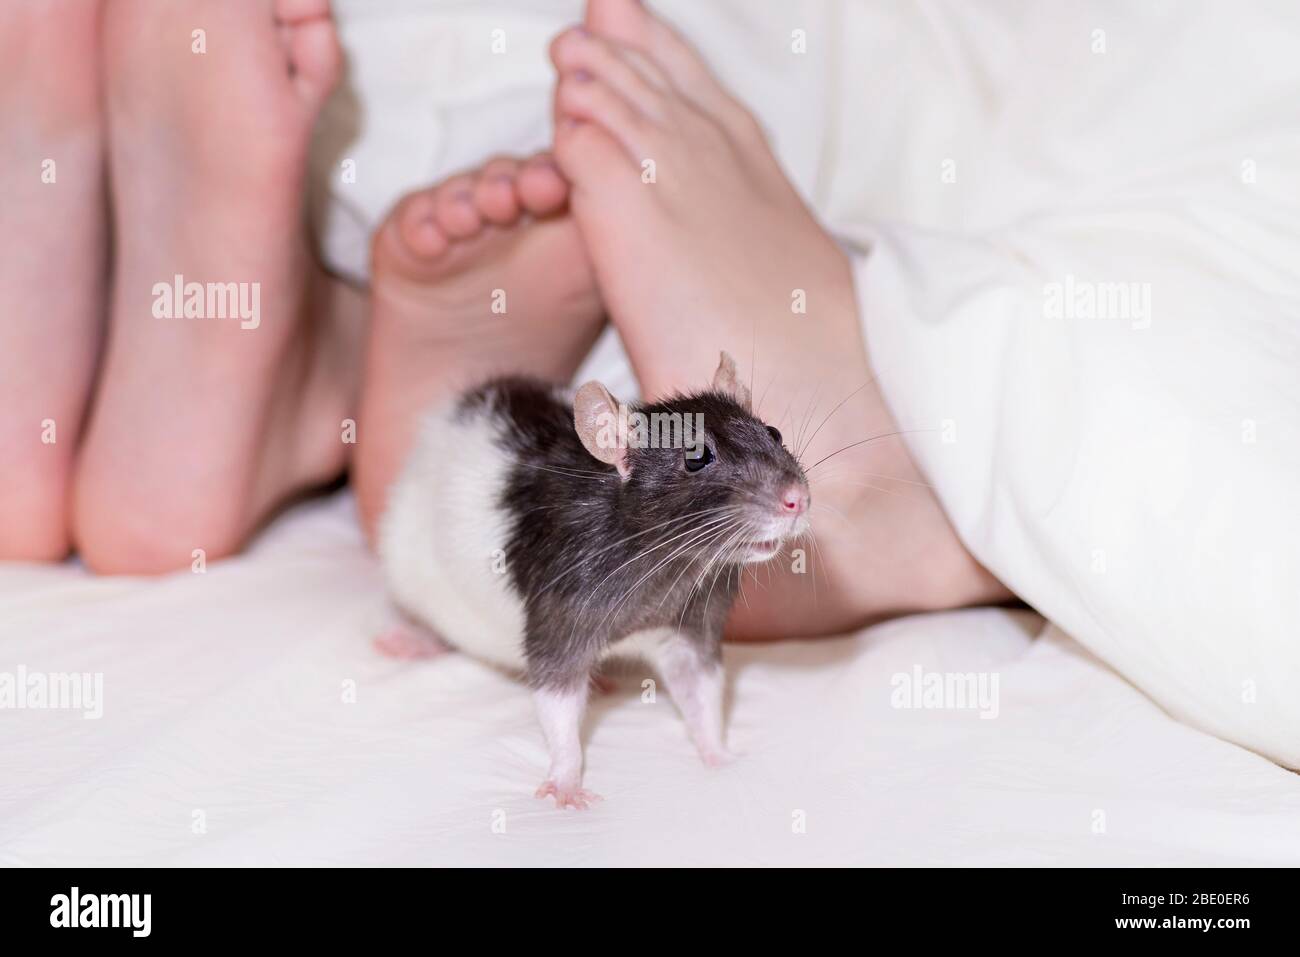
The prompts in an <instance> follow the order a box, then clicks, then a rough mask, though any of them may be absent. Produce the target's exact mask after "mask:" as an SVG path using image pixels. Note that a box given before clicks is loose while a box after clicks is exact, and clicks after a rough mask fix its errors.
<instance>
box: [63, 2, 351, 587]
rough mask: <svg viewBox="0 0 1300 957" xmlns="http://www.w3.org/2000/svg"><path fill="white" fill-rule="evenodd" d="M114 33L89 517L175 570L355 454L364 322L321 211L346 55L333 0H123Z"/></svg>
mask: <svg viewBox="0 0 1300 957" xmlns="http://www.w3.org/2000/svg"><path fill="white" fill-rule="evenodd" d="M103 49H104V59H105V102H106V116H107V122H108V129H109V164H110V176H111V183H112V190H113V197H114V203H115V216H114V221H115V237H114V244H115V250H116V266H115V276H114V283H113V287H114V288H113V297H112V304H111V318H110V324H109V338H108V346H107V352H106V356H105V364H104V368H103V373H102V380H101V385H100V386H99V390H98V394H97V396H96V400H95V408H94V412H93V416H92V419H91V423H90V426H89V430H88V434H87V437H86V444H85V447H84V449H83V451H82V456H81V460H80V462H79V465H78V474H77V480H76V481H77V488H76V529H75V532H76V536H77V539H78V544H79V546H80V548H81V550H82V553H83V556H84V557H85V559H86V561H87V562H88V564H90V566H91V567H92V568H95V569H96V570H99V571H105V572H140V573H147V572H160V571H167V570H170V569H173V568H178V567H184V566H185V565H188V564H189V563H190V562H191V556H192V553H193V551H194V550H197V549H202V550H203V551H204V553H205V554H206V556H207V557H208V558H217V557H221V556H223V555H227V554H230V553H231V552H233V551H235V550H237V549H238V548H239V547H240V546H241V545H242V544H243V543H244V541H245V540H246V538H247V537H248V536H249V535H250V534H251V532H252V531H253V530H254V529H255V528H256V526H257V525H258V524H259V523H260V522H261V520H262V519H263V518H264V517H265V516H266V515H267V514H268V512H269V511H270V510H272V509H273V508H274V507H275V506H277V505H278V504H280V503H281V502H283V501H284V500H285V499H286V498H287V497H289V496H291V495H293V494H294V493H296V492H299V491H301V490H303V489H304V488H306V487H309V486H312V485H315V484H318V483H322V482H325V481H328V480H329V479H331V478H333V477H335V476H336V475H337V474H339V472H340V471H341V470H342V468H343V467H344V465H345V461H346V455H345V444H344V437H343V436H344V426H343V420H344V419H345V418H346V417H347V416H348V415H349V410H350V408H351V403H352V399H351V391H352V387H353V384H354V382H355V375H356V370H355V368H354V367H355V366H356V365H357V364H358V363H357V360H356V359H355V357H354V355H353V354H354V353H355V352H356V349H357V345H358V343H357V341H356V340H357V337H358V336H359V332H360V330H359V328H356V329H352V328H348V324H347V323H345V322H343V321H342V317H341V316H339V315H338V313H337V311H336V307H337V305H338V297H339V296H341V295H342V293H341V291H340V289H339V286H338V285H337V284H335V283H333V282H332V281H330V280H327V279H326V278H325V277H324V274H323V273H322V272H321V271H320V269H319V267H318V266H317V265H316V264H315V262H314V261H313V259H312V256H311V253H310V251H309V248H308V244H307V239H306V232H305V227H304V223H303V187H304V179H305V175H306V164H307V148H308V140H309V137H310V135H311V131H312V127H313V125H314V124H315V122H316V116H317V114H318V112H319V110H320V108H321V105H322V104H323V102H324V100H325V98H326V96H327V95H328V94H329V92H330V91H331V90H332V89H333V87H334V85H335V83H336V82H337V80H338V77H339V73H340V69H341V57H340V52H339V46H338V40H337V38H336V36H335V32H334V24H333V21H332V20H331V19H330V9H329V0H241V2H240V3H219V2H202V3H158V2H155V0H114V2H113V3H112V4H110V5H109V6H108V9H107V10H106V11H105V17H104V32H103ZM178 284H181V286H182V288H181V290H180V292H181V295H179V296H177V295H175V292H174V291H175V290H176V288H177V285H178ZM190 284H195V285H190ZM200 284H201V285H200ZM196 291H197V295H196V294H194V293H195V292H196ZM352 308H359V305H356V304H354V305H353V306H352ZM348 318H351V319H353V320H354V321H355V320H356V319H357V318H358V317H356V316H350V317H348Z"/></svg>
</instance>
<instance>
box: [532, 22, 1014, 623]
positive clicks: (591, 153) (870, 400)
mask: <svg viewBox="0 0 1300 957" xmlns="http://www.w3.org/2000/svg"><path fill="white" fill-rule="evenodd" d="M551 55H552V59H553V60H554V62H555V65H556V67H557V69H558V71H559V83H558V85H557V88H556V115H557V131H556V140H555V155H556V159H557V161H558V163H559V165H560V167H561V169H562V170H563V172H564V173H565V175H566V177H567V178H568V179H569V180H570V182H571V190H572V195H571V200H570V203H571V206H572V208H573V215H574V218H575V219H576V220H577V222H578V224H579V227H580V228H581V230H582V233H583V237H584V239H585V241H586V244H587V247H588V249H589V250H590V253H591V257H592V263H593V266H594V268H595V271H596V275H597V279H598V281H599V285H600V289H601V294H602V296H603V297H604V300H605V303H606V305H607V307H608V309H609V313H610V318H611V321H613V322H614V323H615V324H616V325H617V326H618V329H619V333H620V334H621V336H622V338H623V341H624V343H625V344H626V346H627V349H628V353H629V355H630V356H631V358H632V363H633V365H634V367H635V368H636V371H637V374H638V377H639V378H640V379H641V382H642V385H643V387H644V388H645V390H646V392H647V393H649V394H651V395H659V394H663V393H666V392H669V391H673V390H678V389H686V388H690V387H691V386H692V385H693V384H695V383H698V382H700V381H707V378H708V375H709V372H710V368H711V366H712V362H713V360H712V358H711V357H712V356H715V355H716V354H717V353H718V352H719V351H720V350H723V349H728V350H731V351H732V352H733V353H734V354H736V355H738V356H742V357H743V356H746V355H748V354H750V352H751V350H752V353H753V356H754V361H753V365H755V366H757V368H758V369H759V370H760V372H759V374H758V375H757V376H756V377H755V378H754V381H755V383H756V387H755V388H754V389H753V391H754V395H755V397H756V398H758V399H760V407H759V409H758V410H757V411H758V412H759V414H760V415H763V416H764V417H765V418H766V419H768V420H769V421H770V422H771V424H773V425H776V426H777V427H778V428H780V429H782V431H784V432H785V433H786V435H787V437H788V440H789V443H790V445H791V447H792V448H793V449H794V450H795V451H796V452H797V454H799V455H800V456H801V457H802V460H803V461H804V463H805V466H806V467H807V468H808V469H809V477H810V479H811V481H812V484H813V496H812V497H813V502H814V509H815V511H817V512H818V513H819V514H821V515H822V516H823V521H822V522H821V523H820V526H821V527H820V528H818V525H819V523H818V522H817V521H816V516H814V523H813V525H814V529H815V530H816V534H817V536H818V543H819V551H820V556H821V558H822V559H823V560H822V561H820V562H816V561H814V559H815V558H817V557H818V554H817V553H814V554H813V555H810V556H808V561H807V567H808V573H807V574H805V575H803V576H795V575H786V576H781V578H780V579H779V581H778V580H774V587H772V588H771V589H768V590H767V591H763V592H756V593H755V595H751V596H749V599H748V605H746V604H745V603H743V602H742V603H741V607H740V608H739V612H738V614H739V616H740V617H741V619H742V621H741V629H742V630H744V631H749V632H750V633H754V634H771V635H781V634H785V635H789V634H792V633H793V634H799V633H803V634H809V633H820V632H825V631H833V630H840V629H843V628H846V627H850V626H852V625H855V624H858V623H861V622H862V621H863V619H864V618H867V617H870V616H871V615H873V614H875V615H879V614H882V613H884V612H886V611H892V612H897V611H901V610H905V609H909V608H910V609H919V608H927V607H944V606H947V605H950V604H964V603H968V602H970V601H974V600H980V599H983V598H985V597H986V596H1002V595H1005V591H1004V590H1002V589H1001V587H1000V586H996V583H995V582H993V581H992V579H991V577H990V576H988V575H987V573H986V572H984V571H983V570H982V569H980V568H979V566H978V565H977V564H976V563H975V562H974V560H973V559H972V558H971V557H970V555H969V554H968V553H967V552H966V551H965V549H964V548H963V547H962V546H961V544H960V542H959V541H958V539H957V538H956V536H955V534H954V533H953V531H952V529H951V527H950V526H949V525H948V522H947V519H946V518H945V516H944V514H943V511H942V509H941V508H940V507H939V505H938V502H937V500H936V499H935V498H934V496H933V495H932V494H930V493H929V492H928V490H927V489H925V488H924V487H923V483H921V479H920V476H919V474H918V473H917V470H916V468H915V466H914V465H913V464H912V462H911V460H910V458H909V456H908V455H907V453H906V451H905V450H904V449H903V447H902V445H901V443H900V442H899V441H898V440H896V439H895V440H884V441H876V442H867V443H865V444H861V445H858V446H856V447H854V448H849V449H848V450H847V451H844V452H842V453H839V454H838V455H837V456H836V457H835V459H834V461H835V466H836V468H835V470H834V471H832V469H830V467H829V465H830V460H828V461H827V462H826V463H825V464H822V465H818V464H815V463H819V462H820V460H822V459H823V458H824V457H826V456H831V455H835V453H836V452H837V450H840V449H843V448H845V447H846V446H850V445H852V443H856V442H860V441H861V440H863V439H867V438H868V437H870V436H873V435H881V434H886V433H896V432H897V431H898V429H899V426H897V425H895V424H894V422H893V420H892V418H891V416H890V414H889V412H888V410H887V408H886V407H885V404H884V401H883V398H882V396H881V394H880V392H879V390H878V389H877V388H876V386H875V384H874V382H873V377H872V373H871V372H870V370H869V366H868V361H867V354H866V346H865V343H864V341H863V338H862V331H861V328H860V325H859V320H858V313H857V305H856V299H855V295H854V289H853V280H852V274H851V270H850V266H849V262H848V260H847V258H846V257H845V255H844V254H843V252H841V250H840V249H839V248H838V246H837V245H836V243H835V242H834V240H832V238H831V237H830V236H829V235H828V234H827V233H826V232H825V230H823V229H822V228H821V226H820V225H818V223H817V221H816V220H815V219H814V218H813V216H812V214H811V213H810V212H809V210H808V209H807V207H806V206H805V205H804V204H803V202H802V200H801V199H800V198H799V196H798V194H797V193H796V191H795V190H794V188H793V187H792V186H791V184H790V183H789V181H788V180H787V179H786V177H785V175H784V174H783V173H782V171H781V168H780V165H779V164H778V162H777V160H776V159H775V157H774V156H773V155H772V152H771V150H770V149H769V147H768V145H767V143H766V141H765V139H764V137H763V134H762V132H761V130H760V128H759V125H758V123H757V122H756V121H755V120H754V118H753V116H752V115H751V114H750V113H749V112H748V111H747V110H746V109H745V108H744V107H743V106H742V105H741V104H740V103H738V102H737V101H736V100H735V99H734V98H733V97H732V96H730V95H729V94H728V93H727V92H726V91H725V90H723V89H722V87H721V86H720V85H719V84H718V82H717V80H716V79H715V78H714V77H713V76H712V74H711V73H710V72H709V70H708V68H707V67H706V66H705V65H704V63H703V62H702V61H701V60H700V58H699V56H698V54H696V52H695V51H694V50H693V49H692V48H691V47H690V46H689V45H688V44H686V43H685V42H684V41H683V40H682V39H681V38H680V37H679V36H678V35H677V34H676V33H674V32H673V31H672V30H671V29H670V28H669V27H668V26H667V25H666V24H664V23H663V22H662V21H660V20H658V19H657V18H655V17H654V16H653V15H652V14H651V13H650V12H649V11H648V10H646V8H645V7H644V6H642V5H641V4H640V3H638V2H636V0H589V4H588V13H587V23H586V29H574V30H570V31H568V32H566V33H564V34H562V35H561V36H560V37H558V38H557V39H556V41H555V43H554V44H553V46H552V50H551ZM750 375H751V376H754V375H755V374H754V371H753V369H752V368H751V370H750ZM769 381H770V384H769ZM841 403H842V404H841ZM837 406H838V407H837ZM832 410H834V412H833V414H831V415H830V417H829V418H826V416H827V414H828V413H831V412H832ZM789 412H792V413H793V415H792V417H791V418H790V419H786V420H785V421H782V419H784V418H785V415H786V414H787V413H789ZM837 473H838V474H837ZM845 473H857V474H858V475H862V474H865V473H872V474H880V475H886V476H890V477H893V478H897V479H900V480H902V481H903V482H904V483H918V484H915V485H904V486H903V487H905V488H907V489H908V490H909V492H911V493H913V494H907V495H896V496H881V495H873V494H872V493H871V492H869V491H864V490H863V488H862V487H861V485H860V484H856V483H855V484H846V483H844V482H842V481H839V479H840V477H842V476H843V475H844V474H845ZM828 477H829V480H828ZM882 500H883V501H882ZM818 506H820V508H819V507H818ZM814 578H815V579H816V583H815V584H814ZM994 586H996V587H994ZM815 588H816V589H817V590H818V595H817V600H816V604H814V596H813V592H814V589H815ZM747 609H748V610H747Z"/></svg>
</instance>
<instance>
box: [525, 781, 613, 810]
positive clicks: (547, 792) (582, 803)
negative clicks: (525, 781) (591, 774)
mask: <svg viewBox="0 0 1300 957" xmlns="http://www.w3.org/2000/svg"><path fill="white" fill-rule="evenodd" d="M533 796H534V797H539V798H544V797H547V796H551V797H554V798H555V806H556V807H557V808H561V809H563V808H566V807H571V808H576V809H577V810H579V811H586V810H588V809H589V808H590V807H591V805H593V804H595V803H596V802H597V801H603V800H604V798H602V797H601V796H600V795H599V794H597V793H596V792H595V791H588V790H586V789H584V788H581V787H578V786H577V785H576V784H574V785H565V786H561V785H558V784H556V783H555V782H554V781H543V782H542V786H541V787H539V788H538V789H537V793H536V794H534V795H533Z"/></svg>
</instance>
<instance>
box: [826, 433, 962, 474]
mask: <svg viewBox="0 0 1300 957" xmlns="http://www.w3.org/2000/svg"><path fill="white" fill-rule="evenodd" d="M938 431H939V430H938V429H899V430H898V431H897V432H884V433H882V434H880V435H873V436H870V437H869V438H865V439H862V440H861V441H858V442H853V443H850V444H849V445H846V446H844V448H842V449H836V450H835V451H834V452H832V453H831V454H830V455H827V456H823V457H822V458H820V459H818V460H817V461H816V462H814V463H813V464H812V465H810V466H808V468H806V469H804V471H805V472H811V471H812V470H813V469H815V468H816V467H817V466H819V465H821V464H822V463H823V462H825V461H827V460H828V459H833V458H835V456H837V455H839V454H840V453H841V452H847V451H848V450H849V449H856V448H857V447H858V446H859V445H866V444H867V443H868V442H878V441H879V440H880V439H888V438H893V437H894V436H896V435H912V434H914V433H920V432H938Z"/></svg>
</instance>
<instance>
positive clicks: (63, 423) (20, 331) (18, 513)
mask: <svg viewBox="0 0 1300 957" xmlns="http://www.w3.org/2000/svg"><path fill="white" fill-rule="evenodd" d="M99 14H100V5H99V3H98V2H97V0H44V2H37V0H9V2H6V3H5V4H3V5H2V6H0V168H2V169H3V170H4V175H3V176H0V224H3V225H2V226H0V245H3V248H4V255H3V256H0V301H3V303H4V312H3V319H2V320H0V448H3V449H4V450H5V464H4V467H3V468H0V561H3V560H27V561H42V560H52V559H59V558H62V557H63V556H64V555H66V554H67V552H68V546H69V522H68V500H69V491H70V489H71V487H72V468H73V457H74V455H75V452H76V448H77V442H78V439H79V436H80V433H81V427H82V419H83V416H84V413H85V409H86V404H87V400H88V398H89V394H90V385H91V381H92V379H93V377H94V372H95V360H96V357H97V356H98V352H99V341H100V336H101V328H102V325H103V315H104V305H103V303H104V285H105V283H104V280H105V261H106V257H105V250H106V244H107V236H106V231H107V228H106V227H107V211H106V209H105V207H104V189H103V179H104V171H103V168H104V157H103V137H102V132H103V131H102V123H101V121H100V113H99V103H98V87H99Z"/></svg>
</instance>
